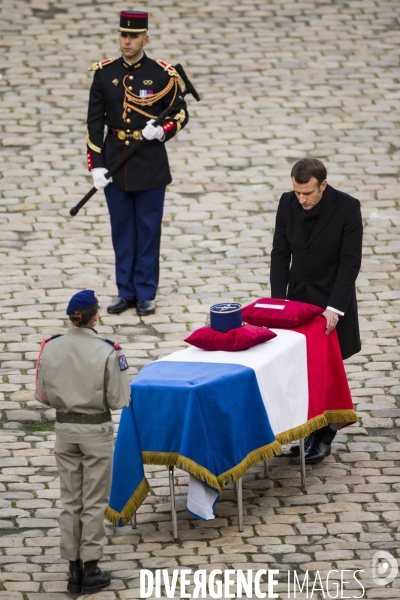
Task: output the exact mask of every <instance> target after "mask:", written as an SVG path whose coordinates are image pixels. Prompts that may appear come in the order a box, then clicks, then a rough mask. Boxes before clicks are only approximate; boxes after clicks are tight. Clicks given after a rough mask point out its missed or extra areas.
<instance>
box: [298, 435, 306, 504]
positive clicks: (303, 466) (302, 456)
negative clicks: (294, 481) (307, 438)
mask: <svg viewBox="0 0 400 600" xmlns="http://www.w3.org/2000/svg"><path fill="white" fill-rule="evenodd" d="M299 444H300V471H301V491H302V492H303V494H307V489H306V457H305V451H304V438H301V439H300V442H299Z"/></svg>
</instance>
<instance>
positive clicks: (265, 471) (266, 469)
mask: <svg viewBox="0 0 400 600" xmlns="http://www.w3.org/2000/svg"><path fill="white" fill-rule="evenodd" d="M264 479H269V473H268V461H267V460H264Z"/></svg>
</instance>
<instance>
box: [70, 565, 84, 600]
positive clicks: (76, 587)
mask: <svg viewBox="0 0 400 600" xmlns="http://www.w3.org/2000/svg"><path fill="white" fill-rule="evenodd" d="M81 589H82V563H81V561H80V560H79V559H78V560H70V561H69V577H68V583H67V590H68V591H69V592H72V593H73V594H80V593H81Z"/></svg>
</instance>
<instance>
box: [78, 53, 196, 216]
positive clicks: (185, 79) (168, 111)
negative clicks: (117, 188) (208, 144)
mask: <svg viewBox="0 0 400 600" xmlns="http://www.w3.org/2000/svg"><path fill="white" fill-rule="evenodd" d="M174 68H175V70H176V72H177V73H178V75H179V76H180V77H181V79H182V81H183V82H184V84H185V89H184V91H183V92H182V93H181V94H180V97H181V98H182V97H184V96H186V94H191V95H192V96H193V98H194V99H195V100H197V102H200V100H201V98H200V96H199V94H198V93H197V91H196V89H195V87H194V85H193V84H192V82H191V81H190V80H189V78H188V76H187V75H186V73H185V71H184V69H183V67H182V65H180V64H177V65H175V67H174ZM174 110H175V106H174V105H172V106H168V107H167V108H166V109H165V110H164V111H163V112H162V113H161V114H160V115H159V116H158V117H157V118H156V120H155V121H154V123H153V127H158V125H161V123H162V122H163V121H164V119H165V118H166V117H168V116H169V115H170V114H171V113H173V112H174ZM143 141H144V139H143V138H140V139H138V140H136V141H135V142H134V143H133V144H132V146H131V147H130V148H129V150H128V151H127V152H125V154H124V155H123V156H121V158H120V159H119V160H117V162H116V163H115V164H114V165H113V166H112V167H111V169H109V170H108V171H107V173H106V174H105V177H106V178H107V179H110V177H112V176H113V175H114V173H115V172H116V171H118V169H119V168H120V167H121V166H122V165H123V164H124V163H125V162H126V161H127V160H128V158H130V157H131V156H132V154H133V153H134V152H135V151H136V150H137V149H138V148H139V146H140V144H142V143H143ZM96 192H97V188H95V187H92V189H91V190H90V191H89V192H88V193H87V194H86V196H84V197H83V198H82V200H80V201H79V202H78V204H77V205H76V206H74V207H72V208H71V210H70V211H69V214H70V215H71V217H74V216H75V215H77V214H78V212H79V211H80V209H81V208H82V206H84V205H85V204H86V202H88V200H90V198H91V197H92V196H94V195H95V193H96Z"/></svg>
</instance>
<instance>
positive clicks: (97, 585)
mask: <svg viewBox="0 0 400 600" xmlns="http://www.w3.org/2000/svg"><path fill="white" fill-rule="evenodd" d="M110 583H111V577H110V573H107V571H102V570H101V569H99V567H98V566H97V560H89V561H88V562H85V563H83V573H82V594H96V593H97V592H100V591H101V590H102V588H105V587H107V586H108V585H110Z"/></svg>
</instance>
